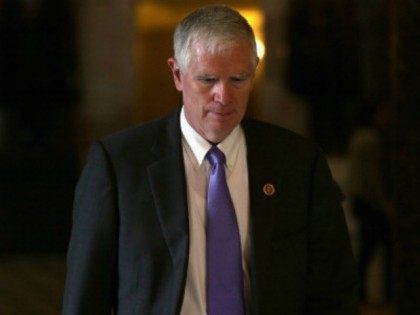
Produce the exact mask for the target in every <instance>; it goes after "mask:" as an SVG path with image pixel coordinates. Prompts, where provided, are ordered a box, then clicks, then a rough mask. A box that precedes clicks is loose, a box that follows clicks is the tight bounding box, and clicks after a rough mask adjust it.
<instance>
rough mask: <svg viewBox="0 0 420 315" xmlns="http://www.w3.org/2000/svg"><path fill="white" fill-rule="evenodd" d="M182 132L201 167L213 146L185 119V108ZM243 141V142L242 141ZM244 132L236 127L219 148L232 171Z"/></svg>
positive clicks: (181, 117) (182, 113) (181, 116)
mask: <svg viewBox="0 0 420 315" xmlns="http://www.w3.org/2000/svg"><path fill="white" fill-rule="evenodd" d="M180 123H181V132H182V135H183V137H184V139H185V140H186V142H187V144H188V145H189V147H190V148H191V151H192V153H193V154H194V157H195V158H196V159H197V163H198V165H201V164H202V163H203V161H204V160H205V157H206V154H207V151H208V150H210V148H211V147H212V144H211V143H209V142H208V141H207V140H206V139H204V138H203V137H202V136H201V135H200V134H199V133H198V132H197V131H195V129H194V128H193V127H192V126H191V125H190V124H189V122H188V121H187V118H186V117H185V112H184V107H182V110H181V115H180ZM242 139H243V140H242ZM244 139H245V138H244V135H243V131H242V128H241V126H240V125H238V126H236V127H235V128H234V129H233V130H232V131H231V133H230V134H229V135H228V136H227V137H226V138H225V139H224V140H223V141H222V142H220V143H219V144H218V145H217V147H218V148H219V149H220V150H221V151H222V152H223V153H224V154H225V156H226V166H227V167H228V169H229V170H232V168H233V166H234V165H235V163H236V159H237V156H238V151H239V144H240V141H244Z"/></svg>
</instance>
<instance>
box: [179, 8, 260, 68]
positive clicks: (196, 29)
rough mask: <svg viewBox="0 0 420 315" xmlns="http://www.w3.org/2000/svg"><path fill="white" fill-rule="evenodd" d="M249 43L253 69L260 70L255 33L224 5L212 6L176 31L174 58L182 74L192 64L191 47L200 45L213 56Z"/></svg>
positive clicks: (241, 18)
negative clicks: (243, 42) (242, 43)
mask: <svg viewBox="0 0 420 315" xmlns="http://www.w3.org/2000/svg"><path fill="white" fill-rule="evenodd" d="M239 41H245V42H248V44H249V46H250V49H251V54H252V56H251V57H252V59H253V61H254V66H257V63H258V57H257V46H256V42H255V35H254V32H253V30H252V28H251V26H250V25H249V23H248V21H247V20H246V19H245V18H244V17H243V16H242V15H241V14H239V12H237V11H235V10H233V9H232V8H230V7H228V6H225V5H209V6H205V7H202V8H199V9H197V10H196V11H193V12H192V13H190V14H189V15H188V16H186V17H185V18H184V19H183V20H182V21H181V22H180V23H179V24H178V25H177V27H176V29H175V32H174V54H175V59H176V60H177V62H178V64H179V66H180V69H181V71H183V70H185V69H186V67H187V66H188V64H189V62H190V60H191V47H192V46H193V45H194V44H197V43H198V42H199V43H200V44H204V49H206V51H209V52H211V53H215V52H219V51H222V50H225V49H229V48H230V46H232V45H233V44H235V43H237V42H239Z"/></svg>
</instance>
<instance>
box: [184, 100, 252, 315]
mask: <svg viewBox="0 0 420 315" xmlns="http://www.w3.org/2000/svg"><path fill="white" fill-rule="evenodd" d="M180 120H181V131H182V147H183V157H184V165H185V176H186V181H187V201H188V215H189V229H190V246H189V261H188V270H187V281H186V286H185V293H184V300H183V303H182V308H181V315H200V314H203V315H204V314H207V311H206V209H207V207H206V202H207V187H208V178H209V171H210V164H209V162H208V161H207V160H206V159H205V156H206V154H207V151H208V150H209V149H210V148H211V146H212V145H211V144H210V143H209V142H207V141H206V140H205V139H204V138H203V137H202V136H201V135H199V134H198V133H197V132H196V131H195V130H194V129H193V128H192V127H191V125H190V124H189V123H188V121H187V119H186V117H185V113H184V108H182V111H181V115H180ZM217 147H218V148H219V149H220V150H222V151H223V153H224V154H225V156H226V180H227V184H228V187H229V191H230V194H231V197H232V201H233V205H234V207H235V213H236V218H237V221H238V226H239V233H240V238H241V247H242V266H243V275H244V289H245V303H246V305H247V309H249V301H250V297H249V295H250V283H249V261H250V252H249V251H250V236H249V189H248V167H247V160H246V141H245V136H244V132H243V130H242V128H241V127H240V126H237V127H236V128H235V129H233V131H232V132H231V133H230V134H229V136H228V137H227V138H226V139H225V140H223V141H222V142H221V143H219V144H218V145H217ZM247 313H249V312H247Z"/></svg>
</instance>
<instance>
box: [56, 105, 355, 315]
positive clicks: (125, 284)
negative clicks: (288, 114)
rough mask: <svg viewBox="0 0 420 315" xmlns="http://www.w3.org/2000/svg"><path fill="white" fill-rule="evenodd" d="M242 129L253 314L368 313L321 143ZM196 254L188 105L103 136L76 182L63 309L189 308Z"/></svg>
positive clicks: (267, 128)
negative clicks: (184, 119) (186, 146)
mask: <svg viewBox="0 0 420 315" xmlns="http://www.w3.org/2000/svg"><path fill="white" fill-rule="evenodd" d="M242 126H243V128H244V131H245V136H246V142H247V148H248V156H247V158H248V168H249V185H250V221H251V228H250V231H251V232H250V233H251V238H252V258H251V295H252V301H251V305H252V314H285V315H294V314H340V315H344V314H357V312H358V311H357V309H358V306H357V298H356V296H357V294H356V292H357V290H356V287H357V285H356V284H357V276H356V274H355V272H354V268H353V259H352V254H351V249H350V246H349V240H348V234H347V229H346V224H345V221H344V218H343V211H342V208H341V206H340V201H339V199H338V192H337V189H336V186H335V185H334V183H333V181H332V179H331V175H330V172H329V169H328V166H327V164H326V161H325V159H324V158H323V156H322V154H321V153H320V150H319V149H318V148H317V147H315V146H314V145H312V144H310V143H309V142H307V141H306V140H304V139H303V138H301V137H299V136H297V135H295V134H293V133H291V132H288V131H286V130H284V129H281V128H278V127H274V126H271V125H268V124H264V123H260V122H257V121H253V120H245V121H244V122H243V123H242ZM266 183H272V184H273V185H274V186H275V187H276V193H275V194H274V195H273V196H267V195H265V194H264V192H263V186H264V184H266ZM188 250H189V232H188V209H187V199H186V182H185V173H184V165H183V157H182V146H181V132H180V126H179V111H176V112H175V113H174V114H172V115H171V116H169V117H167V118H165V119H161V120H158V121H155V122H151V123H148V124H145V125H143V126H142V127H139V128H135V129H131V130H128V131H124V132H122V133H119V134H116V135H113V136H111V137H109V138H107V139H105V140H103V141H100V142H97V143H95V144H94V145H93V146H92V148H91V151H90V155H89V158H88V162H87V165H86V167H85V169H84V171H83V173H82V175H81V178H80V180H79V183H78V186H77V188H76V196H75V202H74V217H73V231H72V236H71V241H70V245H69V252H68V262H67V263H68V273H67V280H66V287H65V294H64V305H63V313H64V314H66V315H70V314H110V313H111V309H114V312H115V313H116V314H124V315H125V314H146V315H149V314H158V315H162V314H164V315H166V314H168V315H170V314H178V313H179V312H180V308H181V304H182V301H183V294H184V287H185V280H186V271H187V266H188ZM192 315H195V314H192Z"/></svg>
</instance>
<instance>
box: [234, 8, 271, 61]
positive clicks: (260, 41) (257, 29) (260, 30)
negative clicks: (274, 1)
mask: <svg viewBox="0 0 420 315" xmlns="http://www.w3.org/2000/svg"><path fill="white" fill-rule="evenodd" d="M238 11H239V12H240V13H241V14H242V15H243V16H244V17H245V18H246V19H247V20H248V23H249V24H250V25H251V27H252V29H253V30H254V34H255V37H256V42H257V55H258V57H259V58H260V60H262V59H263V58H264V55H265V39H264V14H263V13H262V11H261V10H259V9H238Z"/></svg>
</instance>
